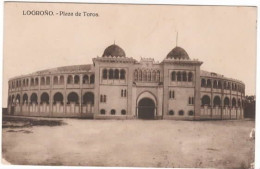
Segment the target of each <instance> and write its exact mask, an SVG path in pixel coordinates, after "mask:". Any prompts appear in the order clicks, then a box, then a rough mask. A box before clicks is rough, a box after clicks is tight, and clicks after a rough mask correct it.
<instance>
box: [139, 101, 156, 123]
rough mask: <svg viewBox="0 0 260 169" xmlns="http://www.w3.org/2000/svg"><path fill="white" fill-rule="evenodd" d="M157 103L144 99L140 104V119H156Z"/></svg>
mask: <svg viewBox="0 0 260 169" xmlns="http://www.w3.org/2000/svg"><path fill="white" fill-rule="evenodd" d="M154 112H155V103H154V101H153V100H152V99H150V98H143V99H141V100H140V101H139V103H138V118H139V119H154Z"/></svg>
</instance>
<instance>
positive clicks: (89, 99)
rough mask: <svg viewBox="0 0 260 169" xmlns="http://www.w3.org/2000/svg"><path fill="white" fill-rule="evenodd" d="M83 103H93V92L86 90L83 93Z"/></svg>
mask: <svg viewBox="0 0 260 169" xmlns="http://www.w3.org/2000/svg"><path fill="white" fill-rule="evenodd" d="M83 104H91V105H94V94H93V93H92V92H87V93H85V94H84V95H83Z"/></svg>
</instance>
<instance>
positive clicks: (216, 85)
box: [213, 80, 218, 89]
mask: <svg viewBox="0 0 260 169" xmlns="http://www.w3.org/2000/svg"><path fill="white" fill-rule="evenodd" d="M217 87H218V82H217V81H216V80H214V81H213V88H214V89H216V88H217Z"/></svg>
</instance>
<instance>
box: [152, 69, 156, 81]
mask: <svg viewBox="0 0 260 169" xmlns="http://www.w3.org/2000/svg"><path fill="white" fill-rule="evenodd" d="M152 81H153V82H155V81H156V71H155V70H153V71H152Z"/></svg>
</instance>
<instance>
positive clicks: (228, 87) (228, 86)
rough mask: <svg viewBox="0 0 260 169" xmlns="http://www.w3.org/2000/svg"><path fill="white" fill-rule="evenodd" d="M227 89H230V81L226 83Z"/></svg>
mask: <svg viewBox="0 0 260 169" xmlns="http://www.w3.org/2000/svg"><path fill="white" fill-rule="evenodd" d="M227 89H228V90H230V83H229V82H228V83H227Z"/></svg>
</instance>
